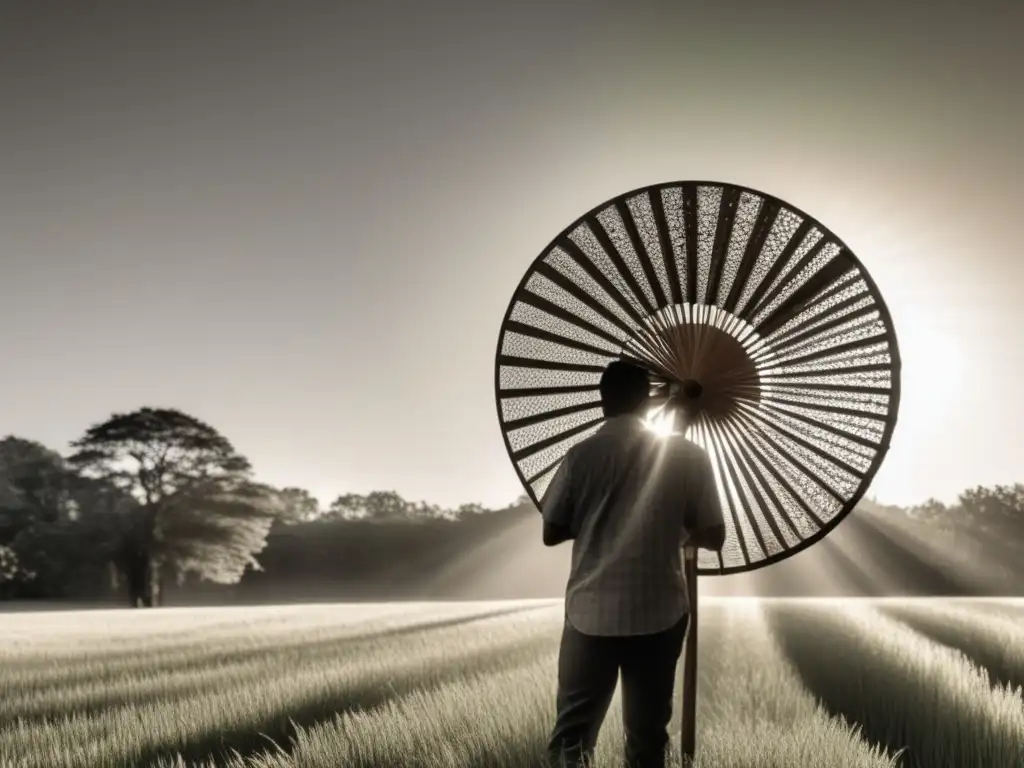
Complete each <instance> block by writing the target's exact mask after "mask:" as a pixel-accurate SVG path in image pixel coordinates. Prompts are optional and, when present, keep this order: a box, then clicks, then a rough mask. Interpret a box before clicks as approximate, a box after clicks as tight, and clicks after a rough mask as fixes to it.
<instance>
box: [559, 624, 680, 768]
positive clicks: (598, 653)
mask: <svg viewBox="0 0 1024 768" xmlns="http://www.w3.org/2000/svg"><path fill="white" fill-rule="evenodd" d="M689 618H690V617H689V614H683V617H682V618H681V619H680V620H679V621H678V622H677V623H676V624H675V625H674V626H672V627H670V628H669V629H667V630H665V631H663V632H658V633H656V634H651V635H630V636H625V637H599V636H596V635H585V634H583V633H582V632H580V631H579V630H577V629H576V628H575V627H573V625H572V624H570V623H569V620H568V619H566V621H565V628H564V629H563V630H562V646H561V650H560V651H559V656H558V699H557V706H558V716H557V719H556V721H555V727H554V730H553V731H552V733H551V739H550V741H549V743H548V757H549V758H550V760H551V764H552V765H554V766H558V767H559V768H561V767H562V766H573V767H574V768H575V766H579V765H584V764H585V763H584V762H583V761H584V760H585V759H587V760H589V759H592V758H593V753H594V745H595V744H596V743H597V734H598V731H599V730H600V728H601V723H602V722H603V721H604V718H605V715H606V714H607V712H608V705H609V704H610V703H611V700H612V695H613V694H614V693H615V684H616V683H617V682H618V677H619V673H620V672H621V673H622V720H623V726H624V728H625V737H626V764H627V765H628V766H629V768H663V767H664V765H665V752H666V748H667V747H668V722H669V719H670V718H671V716H672V694H673V691H674V689H675V681H676V664H677V663H678V661H679V654H680V652H681V651H682V648H683V640H684V638H685V636H686V625H687V621H688V620H689Z"/></svg>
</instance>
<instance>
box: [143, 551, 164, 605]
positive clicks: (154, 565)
mask: <svg viewBox="0 0 1024 768" xmlns="http://www.w3.org/2000/svg"><path fill="white" fill-rule="evenodd" d="M143 588H144V592H143V600H142V604H143V605H144V606H145V607H146V608H156V607H159V605H160V602H161V599H162V597H163V574H162V572H161V568H160V562H159V561H158V560H157V559H156V558H154V557H147V558H146V578H145V582H144V584H143Z"/></svg>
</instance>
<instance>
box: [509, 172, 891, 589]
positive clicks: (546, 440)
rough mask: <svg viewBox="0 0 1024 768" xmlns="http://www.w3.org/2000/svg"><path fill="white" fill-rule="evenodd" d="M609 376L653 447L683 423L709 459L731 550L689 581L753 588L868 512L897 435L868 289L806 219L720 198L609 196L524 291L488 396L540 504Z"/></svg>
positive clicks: (875, 302) (726, 188)
mask: <svg viewBox="0 0 1024 768" xmlns="http://www.w3.org/2000/svg"><path fill="white" fill-rule="evenodd" d="M619 358H625V359H630V360H633V361H635V362H638V363H640V364H642V365H644V366H645V367H646V368H647V369H648V370H649V371H650V372H651V375H652V382H653V384H652V403H653V405H654V408H655V411H654V412H652V414H651V416H650V424H651V427H652V429H659V428H661V427H662V426H663V425H664V424H665V423H666V422H663V421H662V420H661V419H662V418H663V415H664V412H666V411H667V410H669V409H671V408H675V407H679V408H682V409H684V410H686V411H688V412H689V415H690V417H691V418H689V419H687V422H686V423H687V424H688V425H689V426H688V437H689V438H690V439H692V440H694V441H695V442H697V443H699V444H700V445H702V446H703V447H704V448H705V449H706V450H707V451H708V452H709V454H710V455H711V458H712V465H713V466H714V469H715V473H716V476H717V481H718V485H719V492H720V494H721V500H722V509H723V512H724V516H725V520H726V526H727V531H728V535H727V540H726V544H725V547H724V548H723V550H722V552H721V553H714V552H711V551H707V550H701V551H700V553H699V559H698V572H699V573H706V574H712V573H715V574H725V573H733V572H737V571H745V570H751V569H754V568H758V567H760V566H763V565H767V564H769V563H772V562H776V561H778V560H781V559H782V558H784V557H787V556H789V555H791V554H794V553H795V552H798V551H800V550H801V549H803V548H804V547H806V546H808V545H810V544H812V543H813V542H815V541H817V540H818V539H820V538H822V537H823V536H824V535H825V534H826V533H828V531H829V530H831V529H832V528H833V527H834V526H835V525H836V524H837V523H839V521H840V520H841V519H842V518H843V517H844V516H845V515H846V514H847V513H848V512H849V511H850V510H851V509H852V508H853V506H854V505H855V504H856V503H857V501H858V500H859V499H860V498H861V496H862V495H863V493H864V491H865V490H866V488H867V486H868V484H869V483H870V481H871V478H872V477H873V476H874V474H875V472H876V471H877V470H878V467H879V464H880V463H881V461H882V458H883V457H884V455H885V453H886V451H887V449H888V447H889V439H890V436H891V434H892V430H893V427H894V425H895V422H896V413H897V409H898V405H899V394H900V361H899V351H898V349H897V344H896V336H895V333H894V331H893V327H892V320H891V318H890V316H889V312H888V310H887V308H886V306H885V303H884V302H883V300H882V297H881V295H880V294H879V292H878V289H877V287H876V286H875V283H874V282H873V281H872V279H871V277H870V275H868V273H867V270H865V269H864V266H863V265H862V264H861V263H860V261H859V260H858V259H857V257H856V256H854V254H853V253H851V252H850V250H849V249H848V248H847V247H846V246H845V245H844V244H843V242H842V241H841V240H839V238H837V237H836V236H835V235H833V234H832V233H831V232H830V231H829V230H828V229H827V228H825V227H824V226H822V225H821V224H819V223H818V222H816V221H815V220H814V219H812V218H811V217H810V216H808V215H807V214H805V213H803V212H802V211H800V210H798V209H796V208H794V207H793V206H791V205H788V204H787V203H784V202H782V201H781V200H778V199H776V198H774V197H771V196H770V195H766V194H763V193H761V192H756V191H754V190H751V189H747V188H743V187H738V186H734V185H731V184H721V183H715V182H673V183H669V184H659V185H656V186H652V187H647V188H644V189H639V190H634V191H632V192H628V193H626V194H624V195H621V196H619V197H617V198H615V199H613V200H611V201H609V202H607V203H604V204H602V205H600V206H598V207H596V208H594V209H593V210H592V211H590V212H589V213H587V214H586V215H584V216H583V217H582V218H580V219H579V220H577V221H576V222H574V223H573V224H571V225H570V226H569V227H568V228H566V229H565V230H564V231H563V232H562V233H561V234H560V235H558V237H556V238H555V239H554V241H552V243H551V244H550V245H549V246H548V247H547V248H546V249H545V250H544V251H543V253H541V255H540V256H539V257H538V258H537V259H536V260H535V261H534V262H533V264H532V266H531V267H530V269H529V270H528V271H527V273H526V275H525V276H524V278H523V280H522V281H521V282H520V284H519V287H518V288H517V289H516V292H515V294H514V295H513V297H512V301H511V303H510V304H509V308H508V311H507V312H506V315H505V320H504V322H503V324H502V327H501V334H500V338H499V341H498V354H497V360H496V370H495V386H496V389H497V400H498V417H499V419H500V422H501V427H502V431H503V433H504V437H505V443H506V446H507V448H508V452H509V456H510V457H511V459H512V462H513V464H514V465H515V468H516V472H517V473H518V475H519V478H520V480H521V481H522V482H523V485H524V487H525V488H526V491H527V493H528V494H529V496H530V498H531V499H532V500H533V501H534V502H536V503H539V502H540V500H541V499H542V497H543V494H544V491H545V489H546V487H547V484H548V483H549V482H550V480H551V477H552V475H553V474H554V471H555V470H556V469H557V467H558V464H559V463H560V462H561V460H562V457H563V456H564V455H565V453H566V451H568V450H569V448H570V447H571V446H573V445H574V444H576V443H577V442H579V441H580V440H583V439H584V438H586V437H587V436H588V435H590V434H592V433H593V432H594V431H596V430H597V429H598V428H599V427H600V426H601V423H602V422H603V420H604V417H603V415H602V411H601V407H600V401H599V394H598V381H599V379H600V376H601V372H602V370H603V369H604V367H605V365H607V364H608V363H609V362H610V361H611V360H614V359H619ZM668 423H671V422H668Z"/></svg>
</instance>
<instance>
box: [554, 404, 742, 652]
mask: <svg viewBox="0 0 1024 768" xmlns="http://www.w3.org/2000/svg"><path fill="white" fill-rule="evenodd" d="M564 463H565V467H564V469H560V471H559V474H560V475H561V477H558V478H556V479H555V480H554V481H553V482H552V488H551V489H550V490H549V493H548V495H547V496H546V497H545V504H544V506H545V515H546V516H547V514H548V513H549V511H550V512H554V513H557V510H556V509H549V506H551V507H554V506H557V505H559V504H565V503H568V504H570V505H571V509H572V514H571V518H572V520H571V533H572V534H573V535H574V538H575V540H574V542H573V552H572V570H571V572H570V576H569V583H568V585H567V588H566V613H567V616H568V618H569V620H570V621H571V623H572V624H573V625H574V626H575V627H576V628H577V629H578V630H579V631H581V632H585V633H587V634H593V635H637V634H649V633H653V632H658V631H661V630H664V629H665V628H667V627H669V626H671V625H672V624H674V623H675V622H676V621H678V619H679V618H680V616H681V615H682V614H683V613H685V612H686V611H687V609H688V606H687V602H686V589H685V580H684V576H683V570H682V557H681V549H682V546H683V545H684V543H685V542H686V540H687V539H688V538H689V536H691V535H692V534H693V532H695V531H698V530H701V529H706V528H710V527H713V526H715V525H721V524H722V516H721V509H720V502H719V498H718V491H717V488H716V486H715V483H714V475H713V472H712V470H711V466H710V461H709V458H708V456H707V454H706V453H705V452H704V451H703V450H702V449H701V448H700V447H699V446H697V445H695V444H694V443H692V442H690V441H689V440H686V439H684V438H683V437H681V436H678V435H676V436H672V437H668V438H664V437H658V436H656V435H655V434H653V433H652V432H650V431H649V430H647V429H645V428H644V426H643V423H642V422H641V421H640V419H639V418H637V417H635V416H623V417H618V418H614V419H609V420H608V421H607V422H606V424H605V425H604V426H603V427H602V429H600V430H598V431H597V432H596V433H595V434H594V435H592V436H591V437H589V438H587V439H586V440H584V441H582V442H580V443H579V444H578V445H576V446H574V447H573V448H572V449H571V450H570V451H569V453H568V454H567V455H566V457H565V460H564Z"/></svg>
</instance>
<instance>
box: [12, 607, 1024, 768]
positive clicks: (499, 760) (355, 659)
mask: <svg viewBox="0 0 1024 768" xmlns="http://www.w3.org/2000/svg"><path fill="white" fill-rule="evenodd" d="M561 611H562V607H561V602H560V601H508V602H495V603H389V604H374V605H299V606H287V607H285V606H280V607H256V608H192V609H189V608H167V609H160V610H156V611H129V610H125V611H110V610H107V611H91V612H32V613H8V614H0V694H2V695H0V765H3V766H44V767H45V768H58V767H59V766H133V765H139V766H215V765H231V766H236V767H237V768H245V767H249V768H255V767H257V766H259V767H262V768H285V767H286V766H309V767H311V768H312V767H314V766H317V767H318V766H324V767H326V766H353V768H370V767H371V766H372V767H373V768H377V767H378V766H388V767H389V768H402V767H403V766H435V765H436V766H451V767H453V768H454V767H455V766H495V767H497V766H509V767H510V768H516V767H520V766H521V767H522V768H532V767H533V766H535V765H536V764H537V762H538V760H539V758H540V756H541V755H542V752H543V747H544V743H545V740H546V737H547V734H548V730H549V728H550V726H551V722H552V718H553V715H554V694H555V664H556V658H557V651H558V639H559V632H560V628H561V618H562V613H561ZM700 631H701V636H700V637H701V640H700V643H699V652H700V677H699V681H698V686H699V714H698V724H697V728H698V741H699V762H698V764H699V765H700V766H702V768H712V767H713V768H741V767H742V768H748V767H749V768H755V767H756V768H768V767H769V766H773V767H774V766H778V767H779V768H793V767H794V766H812V767H814V766H819V767H821V768H825V767H826V766H837V767H838V766H841V767H842V768H861V767H863V768H867V767H868V766H891V765H899V766H907V767H910V766H913V767H914V768H944V767H945V766H957V767H958V768H960V767H966V766H970V768H1021V767H1024V699H1022V689H1021V687H1020V686H1021V684H1022V683H1024V601H1013V600H1004V601H995V600H992V601H979V600H895V599H894V600H888V601H885V600H883V601H868V600H863V601H862V600H846V601H835V600H832V601H824V600H820V601H819V600H763V601H757V600H738V599H737V600H729V599H717V600H715V599H707V600H705V602H704V603H703V608H702V611H701V616H700ZM677 693H678V686H677ZM678 717H679V706H678V702H677V705H676V714H675V722H674V723H673V726H672V733H673V738H678V728H679V726H678ZM620 730H621V719H620V716H619V703H618V699H617V698H616V701H615V702H614V703H613V705H612V710H611V712H610V714H609V717H608V720H607V721H606V725H605V728H604V729H603V731H602V735H601V740H600V743H599V754H598V758H599V764H600V765H603V766H615V765H617V764H618V759H617V758H618V755H619V754H620V752H621V746H622V737H621V733H620ZM676 746H677V745H674V748H675V747H676ZM673 759H674V761H675V763H676V764H678V754H675V755H674V757H673Z"/></svg>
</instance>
